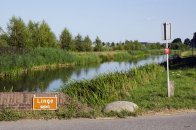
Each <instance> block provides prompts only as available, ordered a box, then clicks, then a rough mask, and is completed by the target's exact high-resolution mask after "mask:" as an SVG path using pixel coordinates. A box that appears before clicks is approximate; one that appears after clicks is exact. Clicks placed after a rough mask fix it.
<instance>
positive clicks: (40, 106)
mask: <svg viewBox="0 0 196 130" xmlns="http://www.w3.org/2000/svg"><path fill="white" fill-rule="evenodd" d="M33 110H57V96H55V97H35V96H34V97H33Z"/></svg>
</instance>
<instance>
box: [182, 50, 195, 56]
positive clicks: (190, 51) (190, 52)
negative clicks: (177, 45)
mask: <svg viewBox="0 0 196 130" xmlns="http://www.w3.org/2000/svg"><path fill="white" fill-rule="evenodd" d="M192 54H193V55H194V56H196V49H193V52H192V50H187V51H184V52H182V53H181V55H180V56H181V57H189V56H192Z"/></svg>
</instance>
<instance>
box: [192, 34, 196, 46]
mask: <svg viewBox="0 0 196 130" xmlns="http://www.w3.org/2000/svg"><path fill="white" fill-rule="evenodd" d="M191 47H192V48H194V47H196V32H195V33H194V34H193V39H191Z"/></svg>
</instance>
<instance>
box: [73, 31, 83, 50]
mask: <svg viewBox="0 0 196 130" xmlns="http://www.w3.org/2000/svg"><path fill="white" fill-rule="evenodd" d="M74 43H75V47H76V50H77V51H84V46H83V38H82V36H81V35H80V34H78V35H77V36H76V37H75V39H74Z"/></svg>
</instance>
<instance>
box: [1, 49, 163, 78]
mask: <svg viewBox="0 0 196 130" xmlns="http://www.w3.org/2000/svg"><path fill="white" fill-rule="evenodd" d="M160 53H162V50H156V51H130V52H128V51H115V52H66V51H64V50H61V49H54V48H37V49H35V50H29V52H27V53H24V54H2V55H1V56H0V61H1V62H0V77H6V76H15V75H18V74H20V73H23V72H27V71H29V70H31V71H32V70H45V69H52V68H53V69H54V68H58V67H67V66H82V65H88V64H99V63H101V62H103V61H111V60H131V59H136V58H143V57H145V56H147V55H151V54H160Z"/></svg>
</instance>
